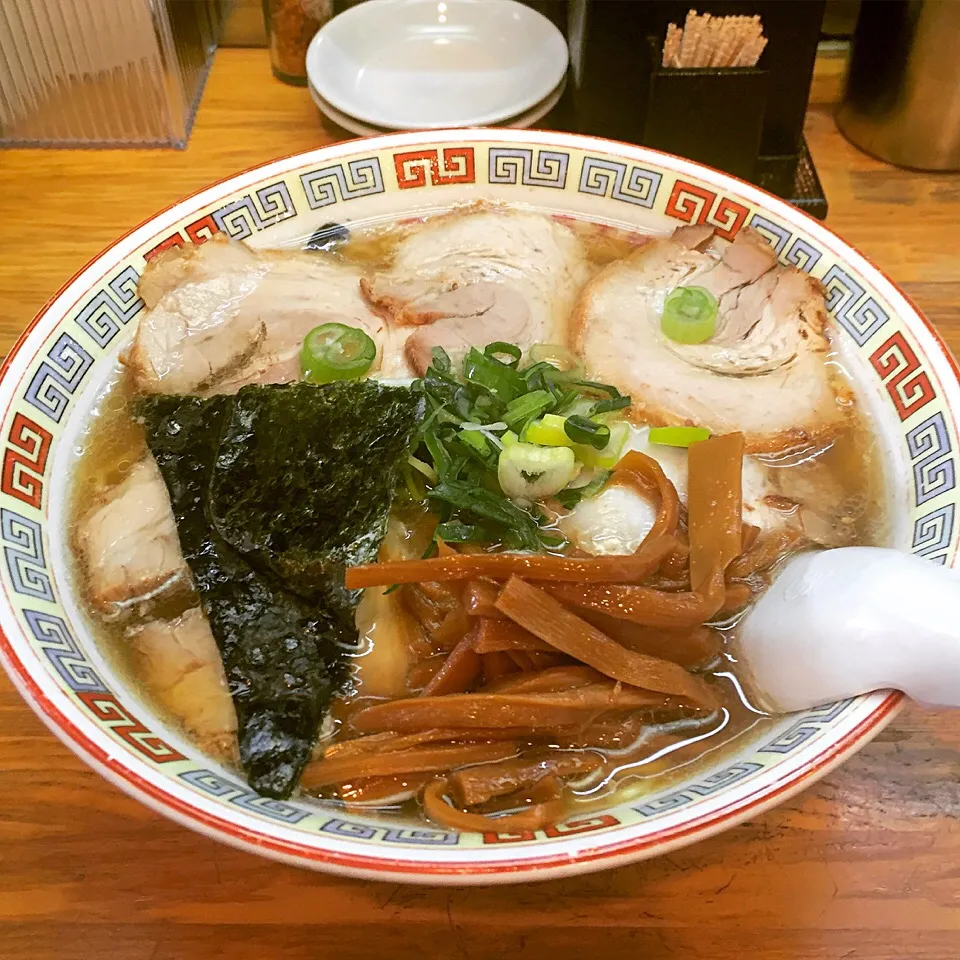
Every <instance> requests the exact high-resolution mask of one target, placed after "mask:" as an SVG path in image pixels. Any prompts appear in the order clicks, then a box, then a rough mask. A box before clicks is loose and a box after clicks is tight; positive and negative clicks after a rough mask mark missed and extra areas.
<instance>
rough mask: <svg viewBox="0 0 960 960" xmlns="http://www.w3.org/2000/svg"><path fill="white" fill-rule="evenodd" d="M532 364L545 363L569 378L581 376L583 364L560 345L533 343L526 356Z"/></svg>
mask: <svg viewBox="0 0 960 960" xmlns="http://www.w3.org/2000/svg"><path fill="white" fill-rule="evenodd" d="M527 355H528V356H529V357H530V359H531V360H532V361H533V362H534V364H539V363H547V364H549V365H550V366H552V367H554V368H555V369H557V370H558V371H560V372H563V373H564V374H566V375H567V376H570V377H582V376H583V363H582V361H581V360H580V358H579V357H578V356H577V355H576V354H575V353H574V352H573V351H572V350H570V349H569V348H567V347H565V346H563V344H560V343H535V344H534V345H533V346H532V347H531V348H530V350H529V351H528V354H527Z"/></svg>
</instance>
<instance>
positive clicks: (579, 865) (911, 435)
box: [0, 129, 960, 884]
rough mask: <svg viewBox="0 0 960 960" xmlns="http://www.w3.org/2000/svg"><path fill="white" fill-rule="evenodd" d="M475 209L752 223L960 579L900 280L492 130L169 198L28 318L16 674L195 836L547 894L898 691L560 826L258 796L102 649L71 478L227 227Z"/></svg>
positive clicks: (779, 779) (341, 157)
mask: <svg viewBox="0 0 960 960" xmlns="http://www.w3.org/2000/svg"><path fill="white" fill-rule="evenodd" d="M479 198H489V199H492V200H499V201H505V202H507V203H516V204H528V205H531V206H532V207H535V208H538V209H540V210H542V211H546V212H549V213H552V214H555V215H558V216H561V217H581V218H587V219H590V220H594V221H597V222H599V223H601V224H609V225H614V226H620V227H629V228H634V229H642V230H669V229H670V228H671V227H673V226H675V225H677V224H681V223H709V224H712V225H714V226H715V227H716V228H717V231H718V232H719V234H720V235H721V236H723V237H733V236H735V235H736V233H737V231H738V230H740V229H742V228H743V227H745V226H748V225H749V226H751V227H754V228H755V229H757V230H759V231H760V232H761V233H762V234H763V235H764V236H765V237H766V238H767V239H768V240H769V242H770V243H771V245H772V246H773V247H774V249H775V250H776V251H777V254H778V255H779V256H780V258H781V259H782V260H783V261H784V262H786V263H792V264H796V265H797V266H798V267H799V268H800V269H802V270H805V271H807V272H809V273H810V274H811V275H813V276H815V277H817V278H818V279H819V280H820V281H821V282H822V283H823V285H824V288H825V290H826V294H827V304H828V307H829V313H830V316H831V318H832V324H833V327H834V329H835V331H836V341H837V350H838V354H839V360H840V362H842V363H843V364H844V365H845V366H846V368H847V369H848V371H849V374H850V376H851V377H852V379H853V381H854V383H855V384H856V387H857V391H858V394H859V396H860V401H861V403H862V404H863V405H864V406H865V407H866V408H867V410H868V411H869V413H870V415H871V416H872V417H873V420H874V423H875V425H876V431H877V433H878V436H879V442H880V445H881V448H882V450H883V455H884V463H885V474H886V486H887V489H888V490H889V495H888V503H887V510H888V514H889V518H890V523H889V531H888V535H887V539H888V544H889V545H890V546H894V547H897V548H899V549H901V550H904V551H909V552H912V553H915V554H919V555H921V556H924V557H927V558H929V559H930V560H931V561H932V562H935V563H941V564H950V565H952V564H953V563H954V562H955V558H956V551H957V539H958V528H957V523H956V508H957V490H956V477H957V467H956V451H957V449H958V445H960V438H958V435H957V425H956V419H955V411H958V410H960V384H958V371H957V367H956V366H955V364H954V362H953V360H952V358H951V357H950V355H949V353H948V351H947V350H946V348H945V347H944V345H943V344H942V342H941V341H940V339H939V338H938V337H937V335H936V333H935V332H934V331H933V330H932V329H931V327H930V325H929V323H928V322H927V321H926V320H924V318H923V317H922V316H921V315H920V314H919V313H918V312H917V311H916V309H915V308H914V307H913V306H912V305H911V304H910V302H909V301H908V300H907V299H906V298H905V297H904V296H903V294H902V293H901V292H900V291H899V290H898V289H897V288H896V286H895V285H894V284H893V283H892V282H891V281H890V280H888V279H887V278H886V277H885V276H884V275H883V274H882V273H881V272H880V271H879V270H878V269H877V268H875V267H874V266H872V265H871V264H870V263H869V262H868V261H867V260H866V259H864V257H863V256H861V255H860V254H859V253H857V252H856V251H855V250H853V249H852V248H851V247H849V246H848V245H847V244H845V243H844V242H843V241H842V240H840V239H839V238H838V237H836V236H835V235H834V234H833V233H831V232H830V231H829V230H827V229H826V228H825V227H823V226H822V225H821V224H819V223H817V222H816V221H814V220H812V219H810V218H808V217H807V216H805V215H804V214H802V213H799V212H797V211H796V210H794V209H793V208H792V207H790V206H788V205H787V204H785V203H783V202H781V201H780V200H778V199H775V198H774V197H772V196H770V195H769V194H766V193H764V192H763V191H761V190H759V189H757V188H755V187H753V186H750V185H748V184H746V183H742V182H740V181H737V180H735V179H733V178H731V177H728V176H726V175H723V174H720V173H717V172H715V171H711V170H708V169H706V168H704V167H701V166H698V165H696V164H693V163H690V162H688V161H685V160H681V159H677V158H675V157H669V156H665V155H663V154H658V153H655V152H653V151H650V150H645V149H642V148H640V147H635V146H628V145H625V144H618V143H612V142H609V141H603V140H598V139H593V138H587V137H578V136H573V135H568V134H559V133H540V132H536V133H535V132H530V131H514V130H502V129H500V130H474V131H463V130H460V131H446V132H439V133H435V134H422V133H421V134H394V135H391V136H384V137H380V138H374V139H370V140H357V141H352V142H349V143H343V144H338V145H336V146H332V147H326V148H323V149H320V150H316V151H313V152H310V153H305V154H301V155H299V156H294V157H289V158H287V159H283V160H277V161H275V162H273V163H269V164H266V165H264V166H261V167H256V168H254V169H252V170H249V171H247V172H245V173H242V174H239V175H238V176H236V177H233V178H231V179H229V180H225V181H223V182H221V183H218V184H215V185H214V186H212V187H210V188H208V189H206V190H204V191H202V192H200V193H198V194H196V195H195V196H192V197H190V198H188V199H186V200H183V201H181V202H180V203H177V204H174V205H173V206H172V207H169V208H168V209H167V210H165V211H163V212H161V213H159V214H157V215H156V216H155V217H153V218H152V219H150V220H148V221H147V222H146V223H144V224H143V225H141V226H139V227H137V228H136V229H135V230H133V231H131V232H130V233H128V234H127V235H126V236H125V237H123V238H121V239H120V240H118V241H117V242H116V243H114V244H113V245H112V246H111V247H109V248H108V249H107V250H106V251H104V253H102V254H101V255H100V256H99V257H97V258H96V259H95V260H93V261H92V262H91V263H90V264H89V265H88V266H86V267H84V268H83V270H81V271H80V272H79V273H78V274H77V275H76V276H75V277H74V278H73V279H72V280H70V281H69V283H67V284H66V286H65V287H63V289H61V290H60V292H59V293H58V294H57V295H56V296H55V297H54V298H53V299H52V300H51V301H50V302H49V303H48V304H47V306H46V307H44V309H43V310H42V311H41V312H40V314H39V315H38V316H37V317H36V318H35V319H34V320H33V321H32V322H31V323H30V325H29V327H28V328H27V330H26V332H25V333H24V335H23V337H21V339H20V341H19V342H18V343H17V345H16V347H15V348H14V349H13V350H12V351H11V352H10V355H9V356H8V357H7V359H6V362H5V363H4V365H3V377H2V380H0V418H2V421H0V422H2V427H0V438H2V445H3V469H2V479H0V539H2V547H3V551H2V553H3V560H2V562H0V582H2V588H3V597H2V601H0V626H2V631H3V637H2V640H0V651H2V659H3V662H4V664H5V666H6V668H7V670H8V671H9V673H10V676H11V677H12V678H13V681H14V683H15V684H16V686H17V687H18V689H19V690H20V691H21V693H22V694H23V696H24V697H25V698H26V700H27V701H28V702H29V703H30V704H31V705H32V706H33V708H34V709H35V710H36V711H37V713H38V714H39V715H40V716H41V717H42V718H43V720H44V721H45V722H46V723H47V725H48V726H49V727H50V728H51V729H52V730H53V731H54V733H56V734H57V735H58V736H59V737H60V738H61V739H62V740H63V741H64V743H66V744H67V745H68V746H69V747H70V748H71V749H73V750H74V751H75V752H76V753H77V754H79V755H80V756H81V757H83V758H84V759H85V760H86V761H87V762H88V763H90V764H91V765H92V766H93V767H94V768H96V769H97V770H99V771H100V772H101V773H102V774H103V775H104V776H106V777H107V778H108V779H109V780H111V781H112V782H113V783H115V784H117V785H118V786H120V787H121V788H122V789H124V790H126V791H127V792H128V793H130V794H131V795H133V796H135V797H137V798H138V799H140V800H142V801H143V802H144V803H146V804H148V805H149V806H151V807H153V808H154V809H156V810H158V811H160V812H162V813H164V814H166V815H167V816H170V817H173V818H174V819H176V820H179V821H180V822H181V823H183V824H185V825H187V826H190V827H193V828H195V829H197V830H200V831H202V832H204V833H206V834H209V835H210V836H212V837H215V838H217V839H220V840H223V841H226V842H228V843H232V844H234V845H236V846H239V847H242V848H244V849H246V850H250V851H253V852H256V853H260V854H264V855H267V856H271V857H275V858H277V859H280V860H284V861H287V862H290V863H295V864H299V865H303V866H309V867H315V868H318V869H324V870H330V871H335V872H339V873H345V874H351V875H358V876H364V877H374V878H378V879H385V880H402V881H412V882H419V883H444V882H446V883H456V884H464V883H496V882H510V881H520V880H527V879H543V878H546V877H550V876H557V875H562V874H572V873H578V872H584V871H589V870H597V869H600V868H603V867H610V866H614V865H616V864H621V863H625V862H628V861H631V860H637V859H640V858H643V857H650V856H653V855H655V854H661V853H664V852H666V851H669V850H671V849H672V848H674V847H677V846H680V845H682V844H687V843H691V842H692V841H694V840H697V839H700V838H702V837H706V836H709V835H711V834H713V833H716V832H717V831H719V830H722V829H724V828H726V827H729V826H731V825H733V824H736V823H738V822H739V821H742V820H744V819H746V818H748V817H753V816H756V815H757V814H758V813H759V812H761V811H762V810H764V809H765V808H767V807H769V806H771V805H773V804H775V803H778V802H780V801H782V800H783V799H785V798H786V797H789V796H790V795H791V794H793V793H795V792H797V791H798V790H801V789H803V788H805V787H808V786H809V785H810V784H811V783H813V782H814V781H815V780H816V779H817V778H818V777H820V776H822V775H823V774H824V773H826V772H827V771H828V770H830V769H831V768H832V767H833V766H835V765H836V764H838V763H840V762H841V761H842V760H843V759H844V758H846V757H848V756H849V755H850V754H851V753H853V752H854V751H855V750H857V749H858V748H859V747H861V746H863V744H864V743H866V742H867V741H868V740H869V739H870V738H871V737H873V736H874V735H875V734H876V733H877V732H878V731H879V730H880V729H881V728H882V727H883V726H884V724H885V723H887V722H888V721H889V720H890V719H891V717H892V716H893V715H894V713H895V712H896V710H897V707H898V705H899V703H900V700H901V698H900V696H899V695H898V694H895V693H890V692H882V693H876V694H872V695H870V696H865V697H859V698H856V699H852V700H846V701H843V702H841V703H835V704H830V705H829V706H825V707H821V708H819V709H816V710H811V711H808V712H805V713H800V714H795V715H791V716H786V717H782V718H780V719H779V720H777V721H770V722H769V723H767V724H765V725H761V726H760V727H757V728H754V729H753V730H752V731H750V732H748V733H747V734H744V735H743V736H741V737H740V739H739V740H737V741H736V742H734V743H733V744H732V745H730V746H729V747H728V748H726V749H724V750H722V751H720V752H718V753H716V754H711V755H708V756H705V757H704V758H703V759H702V761H701V762H700V763H699V764H697V765H694V766H692V767H690V768H689V769H687V770H686V772H685V775H680V776H677V777H676V778H674V779H673V780H672V781H671V782H670V783H669V784H668V785H666V786H663V787H662V788H661V789H659V790H656V791H655V792H648V793H646V794H643V795H640V796H637V795H633V796H632V797H631V798H630V799H629V800H621V801H620V802H616V803H612V804H611V805H610V806H609V807H608V808H607V809H603V810H599V811H594V812H593V813H591V814H589V815H585V816H580V817H576V818H574V819H571V820H569V821H567V822H564V823H559V824H557V825H556V826H553V827H550V828H548V829H547V830H542V831H536V832H531V833H520V834H496V833H488V834H460V835H458V834H456V833H453V832H450V831H446V830H440V829H431V828H429V827H426V826H424V825H423V824H418V823H413V822H401V821H399V820H394V821H387V820H382V819H377V818H376V817H375V816H363V815H358V814H354V813H348V812H345V811H344V810H343V809H340V808H338V807H335V806H332V805H324V804H323V803H319V802H313V801H310V802H308V801H305V800H301V799H293V800H289V801H286V802H279V801H276V800H268V799H264V798H262V797H259V796H257V795H256V794H255V793H253V792H252V791H251V790H250V789H249V787H248V786H247V785H246V784H245V783H244V782H243V780H242V779H240V778H239V777H238V776H237V775H236V774H235V773H234V772H232V771H230V770H228V769H225V768H222V767H219V766H217V765H216V764H214V763H212V762H211V760H210V759H209V758H207V757H206V756H204V755H203V754H201V753H199V752H198V751H197V750H196V749H194V748H193V747H192V746H191V745H190V743H188V742H187V741H185V740H184V739H183V737H181V736H180V735H179V734H178V733H177V731H176V730H174V729H171V728H170V727H168V726H167V725H165V723H164V721H163V719H162V718H161V717H159V716H157V715H155V714H153V713H152V712H151V710H150V708H149V707H148V706H147V705H146V704H145V703H144V702H143V701H142V700H141V699H139V698H138V695H137V692H136V690H134V689H132V688H131V687H130V686H128V685H127V684H126V683H125V682H124V680H123V678H122V677H121V676H120V675H119V674H118V673H117V672H116V671H115V670H114V668H113V667H112V666H111V664H110V662H108V661H107V660H106V659H105V658H104V657H103V656H102V655H101V652H100V650H98V648H97V645H96V643H95V642H94V641H93V639H92V636H91V631H90V628H89V625H88V623H87V621H86V619H85V615H84V613H83V610H82V606H81V603H80V600H79V592H78V589H77V585H76V583H75V580H74V574H73V571H72V569H71V560H70V554H69V550H68V545H67V536H66V529H65V517H66V507H67V501H68V493H69V478H70V473H71V469H72V465H73V462H74V457H75V447H76V446H77V438H78V436H79V434H80V433H81V431H82V430H83V428H84V425H85V423H86V422H87V420H88V417H89V416H90V412H91V409H92V407H93V406H94V404H95V402H96V400H97V397H98V396H99V395H100V394H101V393H102V391H103V389H104V386H105V384H106V383H107V381H108V380H109V378H110V377H111V375H112V374H113V372H114V370H115V369H116V364H117V360H118V356H119V354H120V352H121V351H122V350H123V349H124V347H125V346H126V345H127V344H128V343H129V341H130V339H131V337H132V335H133V332H134V328H135V327H136V325H137V320H138V316H139V314H140V313H141V310H142V309H143V304H142V302H141V300H140V298H139V297H138V295H137V280H138V277H139V276H140V274H141V272H142V271H143V269H144V266H145V264H146V263H147V262H148V261H149V260H150V259H151V258H153V257H155V256H157V254H158V253H159V252H160V251H161V250H165V249H167V248H169V247H173V246H180V245H182V244H185V243H189V242H194V243H203V242H204V241H206V240H208V239H209V238H210V237H212V236H214V235H215V234H218V233H223V234H226V235H228V236H230V237H234V238H236V239H240V240H244V241H246V242H248V243H250V244H253V245H255V246H276V245H279V244H283V243H289V242H291V241H293V240H294V239H295V238H298V237H304V236H306V235H309V234H310V233H311V232H312V231H313V230H314V229H316V228H317V227H318V226H320V225H321V224H324V223H328V222H330V221H339V222H343V223H346V224H349V225H353V226H356V225H359V224H363V223H370V222H376V221H389V220H394V219H397V218H406V217H411V216H421V215H423V214H426V213H429V212H432V211H439V210H442V209H445V208H448V207H450V206H451V205H452V204H457V203H463V202H466V201H473V200H477V199H479ZM837 802H842V798H839V799H838V801H837Z"/></svg>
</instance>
